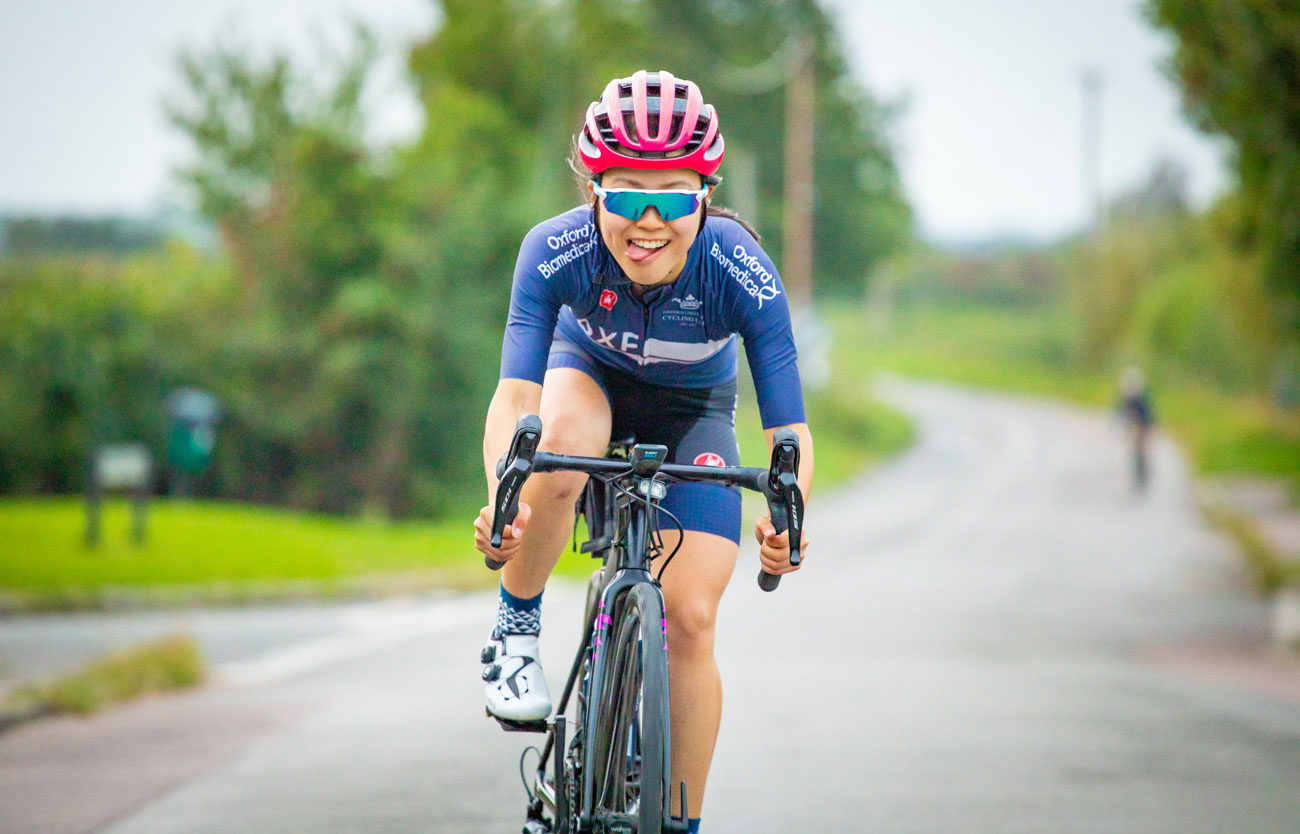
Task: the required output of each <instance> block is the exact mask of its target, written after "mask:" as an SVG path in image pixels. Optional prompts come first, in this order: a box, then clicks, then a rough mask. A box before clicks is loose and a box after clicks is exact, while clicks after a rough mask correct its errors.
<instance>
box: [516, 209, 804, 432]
mask: <svg viewBox="0 0 1300 834" xmlns="http://www.w3.org/2000/svg"><path fill="white" fill-rule="evenodd" d="M631 285H632V282H631V281H630V280H629V279H628V278H627V276H626V275H624V273H623V270H622V269H621V268H620V267H619V265H618V262H617V261H616V260H615V259H614V256H613V255H612V254H610V252H609V250H608V249H607V248H606V247H605V244H604V242H603V241H602V240H601V238H600V233H599V232H597V231H596V226H595V223H594V220H593V212H592V209H591V207H590V206H579V207H578V208H575V209H572V210H570V211H566V212H565V213H564V214H561V215H558V216H556V217H552V218H551V219H550V220H547V221H545V222H543V223H539V224H538V225H536V226H534V227H533V229H532V231H530V232H529V233H528V235H527V236H526V237H525V238H524V242H523V244H522V245H521V246H520V247H519V260H518V262H517V263H516V265H515V277H514V288H513V290H512V291H511V294H510V317H509V319H508V321H507V323H506V334H505V341H504V344H503V345H502V349H501V378H502V379H527V380H531V381H532V382H536V383H538V384H540V383H541V382H542V378H543V376H544V375H545V373H546V361H547V354H548V352H549V350H550V346H551V340H552V339H553V338H556V337H558V338H561V339H563V340H565V341H568V342H572V343H574V344H577V345H582V346H583V347H585V348H586V349H587V350H588V351H590V353H591V355H592V356H593V357H594V358H595V359H596V360H597V361H599V362H601V363H603V364H605V365H608V366H610V367H612V368H615V369H617V370H620V371H623V372H624V373H628V374H631V375H633V376H635V377H636V378H638V379H642V380H644V381H646V382H648V383H651V384H654V385H665V386H671V387H678V388H711V387H714V386H717V385H720V384H722V383H725V382H727V381H729V380H732V379H735V377H736V363H737V350H736V342H737V336H739V337H740V338H741V339H743V340H744V342H745V356H746V358H747V359H748V360H749V367H750V371H751V372H752V374H753V376H754V388H755V390H756V391H757V394H758V407H759V412H760V413H761V415H762V418H763V427H764V428H773V427H775V426H786V425H790V424H792V423H802V422H805V418H804V405H803V389H802V388H801V387H800V383H799V368H798V366H797V364H796V362H795V358H796V357H795V348H794V338H793V336H792V334H791V332H790V308H789V305H788V303H787V302H786V296H785V291H784V288H783V287H782V284H781V278H780V276H779V275H778V274H777V271H776V267H774V266H773V265H772V261H771V259H769V258H768V257H767V253H765V252H764V251H763V249H762V247H760V246H759V245H758V242H757V241H755V240H754V238H753V237H752V236H751V235H750V234H749V233H748V232H746V231H745V228H744V227H743V226H741V225H740V224H739V223H737V222H736V221H734V220H731V219H729V218H725V217H709V218H708V219H707V220H706V221H705V223H704V229H703V230H702V231H701V232H700V234H699V236H698V237H696V239H695V242H694V243H693V244H692V245H691V248H690V251H689V252H688V253H687V256H686V265H685V266H684V267H683V268H682V271H681V274H680V275H678V277H677V280H675V281H674V282H673V283H671V284H668V285H666V286H663V287H658V288H656V289H652V290H649V291H648V292H646V293H645V295H644V296H643V297H642V298H640V299H638V298H637V297H636V296H634V295H633V294H632V290H631Z"/></svg>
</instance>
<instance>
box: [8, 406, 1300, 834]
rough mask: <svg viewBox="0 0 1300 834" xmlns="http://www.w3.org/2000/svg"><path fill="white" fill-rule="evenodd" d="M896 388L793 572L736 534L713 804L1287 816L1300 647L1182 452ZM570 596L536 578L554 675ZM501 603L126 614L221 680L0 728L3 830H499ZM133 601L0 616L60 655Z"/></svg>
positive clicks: (502, 782) (1063, 416)
mask: <svg viewBox="0 0 1300 834" xmlns="http://www.w3.org/2000/svg"><path fill="white" fill-rule="evenodd" d="M884 393H885V395H886V396H887V397H888V398H889V399H891V400H893V401H894V402H896V403H897V404H898V405H900V406H901V407H903V408H904V409H906V410H907V411H908V412H909V413H911V414H912V415H913V416H914V417H915V418H916V420H917V425H918V428H919V441H918V443H917V445H916V446H915V447H914V448H913V449H912V450H911V451H909V452H908V453H906V454H904V455H902V456H900V457H898V458H896V459H895V460H893V461H891V462H889V463H887V464H885V465H884V466H881V467H879V468H877V469H875V470H873V471H872V472H871V473H869V474H868V475H866V476H864V477H863V478H861V479H860V480H858V481H856V482H854V483H852V484H850V485H848V486H847V487H845V488H843V489H842V490H840V491H838V492H837V493H836V494H833V495H829V494H818V495H816V496H814V500H813V501H812V503H811V504H810V511H811V514H810V517H809V532H810V536H811V537H812V542H813V544H812V548H811V550H810V553H809V559H808V562H807V568H806V569H805V570H804V571H803V572H801V573H800V574H799V575H797V576H794V577H790V578H787V579H786V581H784V582H783V583H782V585H781V588H780V590H779V591H778V592H777V593H775V594H771V595H767V594H761V593H760V592H759V591H758V590H757V588H756V587H755V585H754V578H753V577H754V574H755V573H756V555H755V553H754V548H753V547H752V546H751V545H749V544H745V545H744V547H743V550H742V554H741V559H740V565H739V567H738V570H737V573H736V576H735V578H734V581H733V583H732V586H731V588H730V589H729V590H728V593H727V596H726V597H725V598H724V600H723V604H722V610H721V613H720V626H719V629H720V632H719V645H718V652H719V659H720V664H721V666H722V672H723V679H724V687H725V692H726V695H725V697H726V706H725V709H724V717H723V727H722V732H721V737H720V739H719V742H718V749H717V755H716V758H715V761H714V772H713V776H712V777H711V782H710V787H709V794H708V797H707V800H706V805H705V814H704V820H705V827H704V830H705V831H707V832H709V834H720V833H721V832H737V833H739V832H806V831H855V832H856V831H865V832H918V833H919V832H937V831H958V830H959V831H963V832H989V833H990V834H1014V833H1015V832H1026V834H1029V832H1033V833H1034V834H1039V832H1088V834H1097V833H1098V832H1133V834H1139V832H1140V834H1160V833H1161V832H1170V834H1174V832H1176V834H1192V833H1193V832H1252V833H1253V834H1268V832H1279V833H1280V832H1286V833H1287V834H1294V832H1296V831H1300V664H1297V662H1296V661H1294V660H1292V659H1288V658H1284V657H1280V656H1277V655H1274V654H1271V653H1270V652H1269V651H1268V649H1267V644H1268V636H1267V633H1266V628H1265V626H1266V609H1265V607H1264V605H1263V604H1262V603H1261V601H1260V600H1259V599H1257V598H1256V597H1255V596H1254V595H1253V594H1252V593H1250V592H1249V591H1248V590H1247V588H1246V584H1245V580H1244V578H1243V576H1242V573H1241V571H1240V570H1239V568H1238V566H1237V561H1236V557H1235V556H1234V554H1233V553H1232V550H1231V548H1230V546H1229V544H1228V543H1227V542H1226V541H1224V540H1223V539H1222V538H1220V537H1219V536H1217V535H1215V534H1213V533H1211V532H1210V531H1208V530H1207V528H1206V527H1205V525H1204V524H1203V523H1202V522H1201V521H1200V520H1199V518H1198V516H1197V513H1196V511H1195V507H1194V505H1193V501H1192V498H1191V495H1190V487H1189V481H1188V473H1187V471H1186V469H1185V466H1184V464H1183V462H1182V460H1181V458H1180V457H1179V455H1178V453H1177V450H1176V449H1175V448H1174V447H1173V446H1172V445H1171V444H1169V443H1168V442H1166V441H1161V442H1159V443H1158V444H1157V446H1156V449H1155V462H1154V483H1153V486H1152V489H1151V490H1150V491H1149V492H1148V493H1146V494H1144V495H1137V494H1134V493H1133V492H1132V490H1131V489H1130V487H1129V485H1128V483H1127V481H1126V471H1125V469H1124V466H1125V463H1126V458H1125V455H1124V449H1123V433H1122V432H1121V431H1120V430H1119V428H1118V427H1117V426H1115V425H1112V424H1111V423H1110V422H1109V420H1108V418H1107V417H1106V416H1105V415H1097V414H1093V413H1087V412H1082V411H1078V410H1075V409H1071V408H1068V407H1065V406H1058V405H1052V404H1044V403H1041V402H1033V401H1028V400H1018V399H1013V398H1006V397H1000V396H994V395H988V394H979V393H973V392H969V391H963V390H960V389H954V388H948V387H941V386H932V385H923V384H918V383H910V382H909V383H903V382H899V381H893V382H890V383H888V384H886V385H885V386H884ZM466 558H475V557H474V556H472V555H469V554H467V557H466ZM575 558H576V557H575ZM579 597H580V592H579V590H578V589H577V588H576V587H574V586H572V585H563V584H559V583H552V587H551V588H549V589H548V591H547V595H546V601H545V606H544V614H543V622H544V627H545V630H544V640H543V644H544V645H543V649H544V652H546V654H545V655H544V661H545V663H546V666H547V669H548V672H549V674H550V676H551V678H552V688H553V689H554V690H556V691H558V689H559V687H560V684H561V683H562V679H561V678H562V675H563V674H564V672H565V670H566V669H567V659H568V654H569V652H570V651H571V646H572V644H573V641H574V640H575V639H576V637H577V626H578V623H577V622H576V617H577V615H578V603H579ZM494 609H495V603H494V600H493V598H492V595H482V594H481V595H474V596H469V597H463V598H458V599H445V598H444V599H435V600H430V599H405V600H393V601H387V602H380V603H365V604H353V605H339V606H302V607H300V608H289V609H279V610H270V611H259V610H250V611H233V612H215V613H207V614H189V615H153V616H154V619H153V620H149V617H148V616H146V615H126V621H127V622H128V623H133V624H134V625H133V626H132V627H133V628H134V629H136V630H137V631H148V630H149V629H150V628H155V629H160V628H163V627H164V626H170V625H174V623H170V622H160V620H161V621H166V620H167V617H168V616H171V617H173V618H181V620H182V621H183V625H185V626H186V627H189V628H190V629H192V630H193V631H195V633H196V634H197V635H198V636H199V638H200V639H201V640H202V641H203V643H204V645H205V647H207V648H208V651H209V654H210V655H212V656H213V657H214V660H215V662H216V664H217V680H216V681H215V682H214V683H213V684H212V685H210V686H208V687H205V688H204V689H203V690H201V691H199V692H197V693H194V694H190V695H184V696H180V697H168V698H155V699H151V700H149V701H146V702H143V703H140V704H135V705H130V706H126V707H121V708H118V709H114V710H111V711H109V712H107V713H105V714H102V715H100V716H97V717H95V718H92V719H57V720H48V721H42V722H36V723H33V724H30V725H26V726H24V727H21V728H19V729H17V730H14V731H11V732H9V733H7V734H4V735H2V736H0V830H3V831H5V832H9V833H10V834H20V833H21V834H26V832H41V833H42V834H63V832H67V833H68V834H80V832H96V833H97V834H162V832H186V834H208V832H212V834H216V832H223V834H224V832H230V831H239V832H242V834H255V833H256V832H265V834H272V833H274V834H297V832H312V834H325V833H326V832H358V833H360V832H384V834H404V833H405V832H425V834H451V832H458V833H459V832H515V831H518V830H519V827H520V824H521V822H522V809H523V799H524V796H523V791H522V788H521V787H520V786H519V781H518V776H517V762H518V758H519V754H520V751H521V750H522V748H523V747H524V746H525V745H526V744H527V743H528V741H529V737H524V736H518V735H508V734H504V733H501V732H499V731H498V730H497V729H496V727H495V724H493V723H492V722H489V721H488V720H486V719H484V718H483V717H482V694H481V685H480V684H479V683H478V682H477V673H478V664H477V654H478V648H479V646H480V645H481V642H482V639H483V637H484V635H485V633H486V631H487V629H488V627H489V625H490V621H491V618H492V616H493V613H494ZM132 616H133V617H134V618H135V619H131V617H132ZM670 616H671V614H670ZM145 621H149V622H152V623H153V625H152V626H148V627H146V626H145V625H142V624H141V623H142V622H145ZM122 622H123V618H122V617H116V618H115V617H111V616H110V617H101V618H100V619H95V618H94V617H86V618H76V617H73V618H66V617H65V618H45V619H42V618H34V619H27V620H17V621H13V622H12V623H9V624H3V625H0V630H3V631H5V632H6V633H8V632H9V630H10V629H11V628H15V629H27V630H28V631H27V632H26V635H27V636H26V638H25V639H27V640H28V641H29V642H32V643H33V644H41V645H43V646H45V647H46V649H48V650H49V651H57V649H56V648H53V647H56V646H58V645H63V644H64V643H63V642H61V641H71V642H75V640H74V639H73V638H71V637H69V636H68V635H72V634H81V635H82V637H83V640H84V637H85V635H86V634H87V633H95V629H96V628H99V629H101V630H102V629H105V628H112V627H113V626H114V624H115V623H116V624H117V627H118V628H123V626H122ZM127 630H128V631H129V630H130V629H129V628H128V629H127ZM60 635H63V636H62V637H60ZM42 640H43V641H45V642H44V643H42V642H41V641H42ZM5 645H6V644H5V643H4V642H3V641H0V648H3V647H4V646H5ZM8 650H9V651H13V646H12V644H10V648H9V649H8ZM67 651H72V650H71V649H68V650H67Z"/></svg>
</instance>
